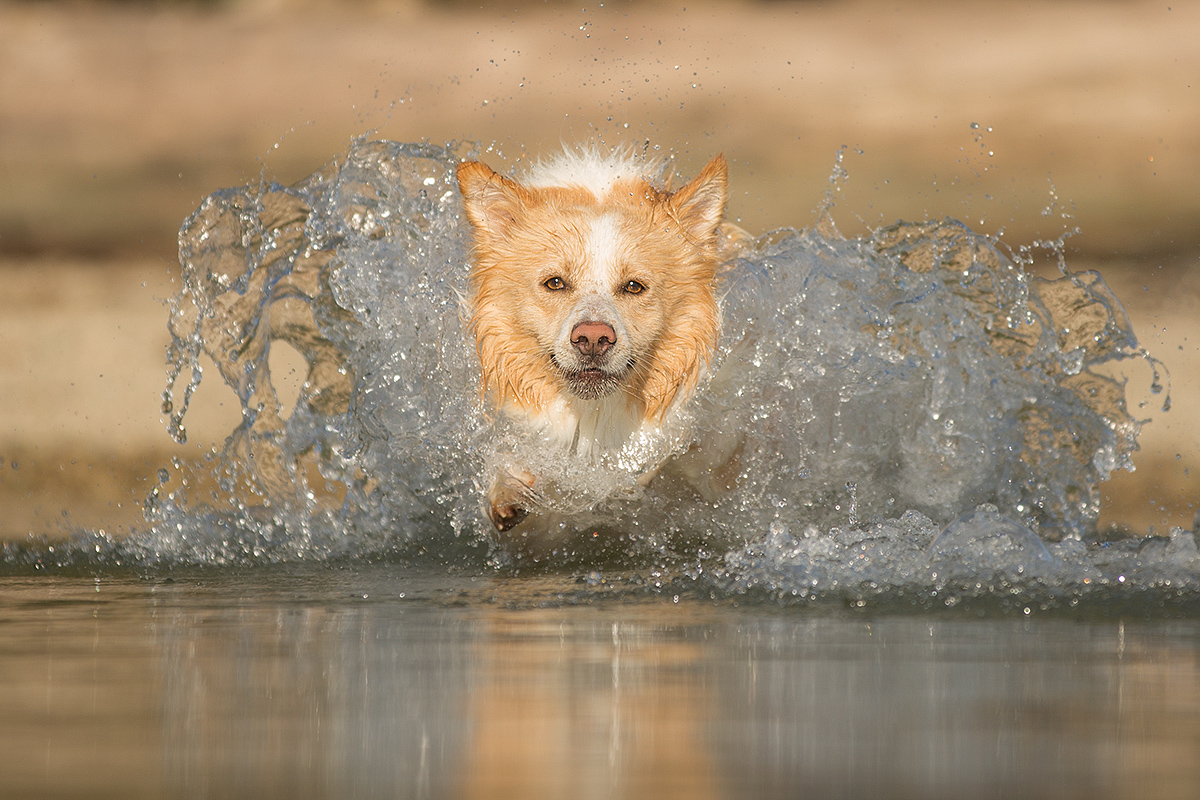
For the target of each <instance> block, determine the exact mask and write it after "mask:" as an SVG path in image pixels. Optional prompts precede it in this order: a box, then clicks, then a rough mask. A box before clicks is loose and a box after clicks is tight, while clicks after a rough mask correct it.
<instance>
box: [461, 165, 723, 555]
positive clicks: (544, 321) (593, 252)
mask: <svg viewBox="0 0 1200 800" xmlns="http://www.w3.org/2000/svg"><path fill="white" fill-rule="evenodd" d="M661 175H662V168H661V166H659V165H658V164H656V163H654V162H652V161H644V160H641V159H639V158H637V157H635V156H633V155H631V154H630V153H629V152H627V151H616V152H612V153H601V152H598V151H596V150H579V151H571V150H568V151H565V152H563V153H562V154H560V155H559V156H557V157H555V158H554V159H552V160H550V161H548V162H541V163H539V164H537V165H536V166H535V167H534V168H533V169H532V170H531V171H530V173H529V174H528V175H527V176H526V177H524V178H523V179H522V180H520V181H518V180H514V179H511V178H508V177H505V176H503V175H500V174H498V173H496V172H495V171H493V170H492V169H491V168H489V167H488V166H487V165H485V164H483V163H482V162H479V161H465V162H462V163H460V164H459V166H458V168H457V178H458V186H459V190H460V192H461V194H462V199H463V208H464V212H465V216H466V220H467V222H468V223H469V229H470V233H471V238H472V244H473V248H472V255H471V266H470V275H469V281H468V283H469V289H468V295H467V298H466V309H465V311H466V313H465V316H466V318H467V323H468V328H469V330H470V333H471V335H473V337H474V340H475V346H476V349H477V351H478V354H479V359H480V363H481V369H482V375H481V381H480V386H481V392H482V394H483V396H484V397H485V398H486V400H487V401H488V402H490V404H491V406H492V407H493V408H494V409H495V410H496V412H497V413H498V415H499V417H500V418H501V419H503V420H504V421H505V422H506V423H507V424H508V425H509V427H511V428H512V429H513V430H514V431H515V432H516V433H515V437H516V441H518V442H520V443H523V444H522V445H521V446H520V447H514V448H513V450H514V452H512V453H506V454H498V455H497V456H496V457H495V458H494V459H493V463H491V464H489V465H488V472H489V473H490V475H489V477H488V478H487V481H486V482H487V493H486V509H485V510H486V513H487V516H488V518H489V519H490V520H491V522H492V524H493V525H494V526H495V528H496V530H497V531H500V532H505V531H509V530H510V529H512V528H514V527H516V526H517V525H519V524H520V523H521V522H522V520H524V519H525V517H526V516H527V515H529V514H530V513H531V512H533V511H538V510H540V509H543V508H545V507H546V506H547V505H548V502H547V499H548V498H550V497H551V496H558V497H562V496H564V495H566V496H570V495H571V494H573V493H582V494H584V495H587V496H588V497H591V498H594V497H595V492H592V493H591V494H588V492H587V491H585V490H588V489H592V488H594V487H591V486H587V485H585V484H588V483H590V482H592V481H595V480H597V479H596V478H595V477H594V474H590V473H588V471H587V469H583V470H574V471H572V470H571V469H570V468H569V465H570V464H571V463H574V464H577V465H584V466H585V467H586V466H587V465H604V464H609V465H616V466H617V467H618V468H620V469H622V470H624V471H626V472H629V471H632V472H636V473H638V475H637V480H638V482H639V483H641V484H642V485H644V484H645V482H647V481H648V480H649V479H650V478H652V477H653V475H654V473H655V472H656V470H657V469H658V466H659V465H660V459H661V458H662V457H663V456H664V455H665V456H666V457H670V455H671V451H672V448H677V447H678V441H679V437H680V433H681V431H682V430H683V429H684V428H686V420H685V419H684V417H685V416H686V415H684V414H683V413H682V409H683V408H684V406H685V405H686V403H687V401H688V399H689V398H690V397H691V396H692V394H693V393H694V392H695V390H696V387H697V384H698V382H699V381H700V380H701V378H702V376H704V374H705V371H706V369H707V368H708V367H709V364H710V362H711V360H712V356H713V353H714V350H715V348H716V346H717V341H718V338H719V336H720V328H721V314H720V308H719V303H718V299H719V298H718V277H719V272H720V270H721V267H722V265H723V264H724V263H725V262H726V260H727V259H728V253H729V243H730V242H731V241H733V240H734V239H736V238H737V236H738V232H736V231H733V229H732V228H731V227H730V228H729V229H727V228H726V226H725V223H724V214H725V205H726V201H727V199H728V167H727V165H726V161H725V158H724V156H723V155H717V156H716V157H714V158H713V159H712V160H711V161H710V162H709V163H708V164H707V165H706V166H705V167H704V168H703V169H702V170H701V171H700V173H699V174H698V175H697V176H696V177H695V178H694V179H692V180H691V181H689V182H687V183H686V184H685V185H683V186H682V187H680V188H679V189H677V190H674V191H673V190H671V188H670V186H669V182H668V181H665V180H663V179H662V177H661ZM654 442H657V443H659V444H660V445H662V446H658V447H654V446H650V447H648V446H647V443H654ZM664 442H665V443H666V444H663V443H664ZM685 446H686V443H685ZM518 449H521V450H522V451H523V452H524V453H525V457H524V462H525V463H523V461H522V457H521V456H520V454H518V453H517V452H516V450H518ZM647 454H649V455H647ZM547 455H550V456H554V457H555V458H558V459H559V461H558V462H557V463H564V462H565V463H567V464H568V468H567V469H566V470H565V473H564V475H565V477H564V476H560V477H559V478H558V479H555V478H554V477H552V476H550V475H546V474H544V473H543V472H542V471H541V470H540V469H539V468H537V467H534V466H533V464H532V463H528V462H533V461H542V462H546V461H547V459H546V458H541V456H547ZM549 461H553V458H551V459H549ZM564 482H565V483H566V484H568V485H562V484H563V483H564Z"/></svg>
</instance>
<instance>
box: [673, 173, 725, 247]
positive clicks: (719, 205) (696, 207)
mask: <svg viewBox="0 0 1200 800" xmlns="http://www.w3.org/2000/svg"><path fill="white" fill-rule="evenodd" d="M728 193H729V168H728V166H727V165H726V164H725V156H724V155H723V154H720V153H718V154H717V156H716V157H715V158H713V160H712V161H710V162H708V164H707V165H706V166H705V167H704V169H702V170H700V174H699V175H697V176H696V177H695V178H693V179H692V180H691V182H690V183H688V184H687V185H686V186H684V187H683V188H681V189H680V190H679V191H677V192H675V193H674V194H673V195H671V198H670V199H669V200H668V201H667V202H668V203H669V204H670V206H671V209H672V211H673V212H674V214H675V219H676V220H678V221H679V224H680V225H681V226H682V227H683V229H684V230H685V231H686V232H687V233H688V235H689V236H691V237H692V238H693V239H695V240H696V241H699V242H710V241H712V240H713V239H715V238H716V233H717V226H718V225H720V224H721V218H722V217H724V216H725V201H726V200H727V199H728Z"/></svg>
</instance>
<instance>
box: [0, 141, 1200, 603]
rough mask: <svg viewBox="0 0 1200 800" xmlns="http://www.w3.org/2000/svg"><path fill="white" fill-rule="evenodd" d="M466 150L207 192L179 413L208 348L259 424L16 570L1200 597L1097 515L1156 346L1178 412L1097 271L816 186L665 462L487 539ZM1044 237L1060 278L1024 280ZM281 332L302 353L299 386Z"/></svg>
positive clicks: (167, 397) (731, 284)
mask: <svg viewBox="0 0 1200 800" xmlns="http://www.w3.org/2000/svg"><path fill="white" fill-rule="evenodd" d="M469 154H471V151H470V149H469V147H466V146H455V147H450V148H442V147H436V146H432V145H407V144H398V143H393V142H366V141H363V142H359V143H357V144H356V145H355V146H354V147H353V148H351V150H350V151H349V153H348V154H347V155H345V156H344V157H341V158H338V159H336V160H334V161H332V162H330V163H329V164H328V165H327V166H326V167H324V168H323V169H321V170H320V171H318V172H317V173H315V174H314V175H312V176H311V177H310V178H308V179H306V180H305V181H302V182H301V183H299V184H297V185H295V186H292V187H283V186H278V185H273V184H261V185H252V186H247V187H238V188H231V189H226V190H222V191H219V192H217V193H215V194H213V195H212V196H211V197H209V198H208V199H207V200H206V201H205V202H204V203H203V204H202V205H201V207H200V208H199V209H198V210H197V211H196V213H195V214H194V215H193V216H192V217H191V218H189V219H188V220H187V221H186V222H185V224H184V225H183V228H182V229H181V231H180V261H181V265H182V269H183V288H182V291H181V292H180V294H179V295H178V297H176V298H175V299H174V301H173V303H172V306H171V315H170V326H171V331H172V333H173V335H174V343H173V344H172V346H171V349H170V353H169V360H170V363H171V369H170V374H169V376H168V377H169V382H168V387H167V390H166V392H165V394H164V411H165V412H167V413H168V414H169V415H170V430H171V433H172V434H173V435H174V436H175V437H176V438H178V439H180V440H183V439H185V438H186V428H185V422H186V411H187V407H188V403H189V402H190V398H191V394H192V392H193V390H194V389H195V387H196V386H197V385H198V383H199V381H200V380H201V379H202V377H204V368H205V365H206V364H208V363H211V364H213V365H215V367H216V371H217V373H218V376H219V378H220V379H222V380H223V381H224V382H225V383H226V384H227V385H228V386H229V387H230V388H231V389H232V390H233V391H234V392H235V393H236V394H237V397H238V399H239V401H240V403H241V406H242V411H243V417H242V423H241V425H240V426H239V427H238V428H237V429H236V430H234V431H233V432H232V433H231V435H230V437H229V439H228V440H227V442H226V444H225V447H224V450H223V451H222V452H220V453H216V454H214V456H213V458H212V463H211V465H210V466H211V470H209V471H202V472H201V473H189V472H187V471H184V470H180V469H178V468H175V469H167V468H164V469H163V470H162V471H161V472H160V479H161V485H160V486H159V487H158V488H156V489H155V491H154V492H153V494H152V496H151V497H150V498H149V499H148V500H147V504H146V505H147V522H146V525H145V526H144V528H143V529H142V530H140V531H137V532H135V533H134V534H133V535H131V536H128V537H125V538H120V539H114V538H111V537H109V536H106V535H103V534H99V533H95V534H92V533H86V532H85V533H83V534H81V535H80V536H79V537H77V538H76V539H75V540H73V541H71V542H67V543H60V544H57V545H49V544H44V543H43V544H39V543H37V542H32V543H21V544H16V545H8V546H6V549H5V557H4V563H5V565H6V566H5V569H6V570H8V571H10V572H17V573H20V572H22V571H24V570H26V569H29V568H34V569H48V568H63V569H78V568H83V569H85V570H88V569H97V570H101V571H103V570H106V569H114V568H115V569H124V568H135V569H142V570H144V569H152V570H157V569H169V568H174V567H179V566H213V567H223V566H229V565H239V566H256V565H265V564H274V563H308V562H316V563H323V562H336V563H343V562H347V563H356V562H374V561H380V560H384V561H391V562H395V563H408V562H409V561H411V560H412V559H419V560H421V559H423V560H424V562H423V563H431V564H436V565H438V566H437V569H446V568H463V569H467V570H469V571H476V572H480V571H481V572H487V571H488V570H490V569H500V570H517V571H518V572H519V571H521V570H526V571H528V570H529V569H535V568H540V569H548V570H550V571H553V570H556V569H561V570H565V571H567V572H568V573H571V574H574V573H575V572H578V573H580V574H583V573H590V572H595V573H596V574H598V575H610V576H617V575H623V576H625V577H628V578H629V580H628V581H625V583H626V584H627V585H626V590H627V591H631V592H635V593H636V592H646V593H650V594H655V593H664V592H669V593H670V594H672V595H673V594H675V593H678V592H679V591H685V592H691V593H695V594H698V595H702V596H706V597H713V598H717V599H731V598H738V597H742V596H746V595H752V596H754V597H758V598H768V599H770V600H771V601H772V602H784V603H791V602H800V603H807V602H823V601H833V602H834V603H842V602H850V603H852V604H855V605H859V606H862V605H866V604H873V605H879V606H889V605H899V606H900V607H910V606H913V605H915V606H917V607H922V608H925V607H941V606H951V607H952V606H956V605H959V604H962V603H967V604H968V605H971V606H978V605H982V606H984V607H993V606H999V607H1001V608H1010V607H1012V608H1015V609H1018V610H1021V611H1026V610H1027V609H1029V608H1031V607H1032V608H1042V609H1046V608H1051V607H1073V606H1075V605H1077V604H1078V603H1080V602H1084V603H1085V604H1087V603H1094V604H1099V605H1101V606H1103V605H1105V604H1109V603H1113V602H1118V603H1123V602H1126V601H1127V600H1132V602H1134V603H1143V602H1144V603H1148V604H1150V606H1151V607H1164V606H1169V607H1172V608H1175V607H1189V608H1190V607H1192V606H1193V605H1194V603H1195V599H1196V596H1197V587H1200V580H1198V579H1200V557H1198V554H1197V550H1196V541H1195V536H1194V534H1193V532H1190V531H1183V530H1175V531H1172V532H1171V533H1170V536H1169V537H1157V538H1152V539H1146V540H1138V539H1134V538H1121V537H1113V536H1110V535H1108V534H1107V532H1101V531H1097V529H1096V524H1095V521H1096V518H1097V514H1098V512H1099V503H1100V493H1099V487H1100V484H1101V482H1102V481H1103V480H1104V479H1105V478H1107V477H1108V476H1109V475H1110V474H1111V473H1112V472H1113V471H1114V470H1117V469H1122V468H1129V467H1130V465H1131V461H1130V457H1131V454H1132V453H1133V452H1134V450H1135V449H1136V446H1137V444H1136V442H1137V435H1138V431H1139V427H1140V423H1139V421H1138V420H1137V419H1136V418H1135V417H1134V416H1133V415H1132V414H1131V413H1130V409H1129V407H1128V401H1127V399H1126V378H1125V376H1124V373H1123V372H1122V369H1123V367H1125V366H1127V365H1129V364H1139V363H1140V364H1144V365H1149V367H1150V370H1149V371H1152V372H1153V375H1154V379H1153V382H1152V384H1151V386H1149V387H1148V391H1149V392H1152V393H1158V394H1160V395H1161V398H1162V401H1163V403H1164V406H1165V405H1166V404H1168V403H1169V398H1168V393H1167V392H1166V391H1165V390H1164V387H1163V386H1162V380H1161V379H1160V370H1159V367H1158V364H1157V362H1156V361H1154V359H1153V358H1151V357H1150V356H1149V355H1148V354H1147V353H1145V351H1144V350H1142V349H1141V347H1140V346H1139V344H1138V342H1137V339H1136V337H1135V335H1134V332H1133V330H1132V329H1131V327H1130V324H1129V321H1128V319H1127V318H1126V316H1125V313H1124V311H1123V310H1122V308H1121V304H1120V302H1119V300H1118V299H1117V298H1116V297H1115V296H1114V295H1113V294H1112V292H1111V291H1110V290H1109V289H1108V287H1107V286H1106V285H1105V284H1104V281H1103V280H1102V278H1101V277H1100V276H1099V275H1097V274H1095V273H1074V272H1071V271H1070V269H1069V268H1068V267H1067V265H1066V264H1065V262H1063V260H1062V257H1061V253H1062V246H1061V242H1058V243H1036V244H1034V245H1031V246H1029V247H1025V248H1020V249H1018V250H1016V251H1013V250H1011V249H1009V248H1006V247H1004V246H1003V245H1001V244H1000V243H998V242H996V241H993V240H990V239H988V238H987V237H984V236H981V235H979V234H976V233H974V232H972V231H971V230H970V229H968V228H967V227H966V226H964V225H962V224H961V223H958V222H955V221H953V220H942V221H926V222H921V223H898V224H896V225H893V226H888V227H884V228H880V229H878V230H875V231H873V232H871V233H870V234H869V235H866V236H861V237H857V238H845V237H842V236H840V235H839V234H838V233H837V231H836V228H835V227H834V226H833V224H832V222H831V221H830V219H829V217H828V211H829V208H827V207H826V208H822V209H821V223H820V224H819V225H818V226H817V227H816V228H815V229H811V230H781V231H776V232H773V233H770V234H767V235H764V236H762V237H760V238H759V239H757V240H754V241H753V242H752V243H750V244H749V245H747V247H746V248H745V250H744V252H743V253H742V257H740V258H738V259H737V260H735V261H734V262H733V263H732V264H731V265H730V268H729V270H728V271H727V274H726V275H725V277H724V279H723V283H722V297H723V299H722V310H723V315H724V328H723V331H722V338H721V344H720V347H719V351H718V353H717V355H716V358H715V363H714V365H713V368H712V369H711V370H710V373H709V376H708V378H707V379H706V380H705V382H704V383H703V384H702V385H701V387H700V389H699V391H698V392H697V396H696V398H695V399H694V401H693V402H692V404H691V405H690V406H689V409H688V413H687V414H686V415H685V416H684V422H685V424H684V425H683V426H682V433H681V434H680V435H677V436H674V437H672V438H667V439H664V441H663V442H658V443H655V445H654V446H655V447H656V448H657V449H656V450H654V451H653V452H649V453H647V454H644V455H645V457H644V458H642V459H641V460H642V461H645V462H647V463H649V462H653V461H656V460H658V459H659V458H660V457H662V456H664V455H671V456H674V458H673V460H672V461H670V462H669V463H668V465H667V466H666V467H665V468H664V469H663V470H662V471H661V472H660V474H659V475H658V477H657V478H656V479H655V480H654V481H652V482H650V484H649V485H648V486H645V487H643V486H642V485H641V483H640V482H639V481H638V478H639V477H640V475H641V473H640V471H639V470H637V469H636V468H635V469H630V467H629V465H627V464H624V463H616V464H605V465H598V466H596V465H593V466H586V467H583V469H586V470H588V471H589V474H588V475H587V476H586V478H587V479H586V480H583V481H578V482H576V483H578V484H579V485H586V486H588V487H592V489H591V491H589V492H587V493H584V492H580V493H578V494H571V495H570V496H563V497H559V498H551V500H550V504H551V508H550V513H551V515H552V518H553V520H554V522H555V524H556V525H557V526H558V528H559V529H560V531H559V532H560V533H561V534H562V538H561V540H560V542H559V544H558V545H557V546H556V548H555V549H554V551H553V552H549V553H534V554H530V553H522V552H519V551H514V550H513V549H512V548H506V547H503V546H497V545H496V544H495V542H494V537H493V535H492V532H491V529H490V527H489V525H488V523H487V522H486V520H485V518H484V516H483V515H482V514H481V513H480V505H481V496H482V492H483V487H482V486H481V483H480V481H481V478H480V475H481V474H482V473H483V465H484V463H485V462H486V461H487V459H488V457H489V455H491V454H492V453H495V452H496V451H497V449H499V448H502V447H512V446H514V443H513V442H511V441H510V437H511V434H510V433H509V432H507V431H506V430H504V428H503V426H501V425H498V424H495V423H494V421H493V420H491V419H490V418H489V416H488V414H487V413H486V411H485V410H484V409H483V407H482V403H481V402H480V400H479V389H478V378H477V376H478V363H477V356H476V354H475V352H474V349H473V347H472V346H471V345H470V344H469V343H468V341H467V336H466V334H465V332H464V329H463V322H462V308H461V297H462V294H463V292H464V291H465V277H466V263H467V260H468V239H467V232H466V226H465V223H464V220H463V217H462V214H461V202H460V198H459V196H458V193H457V189H456V186H455V183H454V177H453V167H454V165H455V164H456V163H457V161H458V160H459V159H460V158H461V157H463V156H464V155H469ZM835 177H836V176H835ZM831 195H832V192H831ZM1038 250H1045V251H1049V252H1050V253H1052V254H1057V256H1058V258H1059V274H1058V275H1056V276H1055V277H1054V278H1053V279H1046V278H1041V277H1035V276H1034V275H1033V274H1031V272H1030V271H1029V270H1028V269H1026V267H1027V266H1028V264H1029V263H1031V262H1032V260H1033V258H1034V256H1035V254H1036V253H1037V251H1038ZM281 347H291V348H294V350H295V351H297V352H298V353H299V354H300V355H302V356H303V358H304V361H305V363H306V365H307V375H306V380H305V382H304V385H303V387H302V388H301V389H300V392H299V396H298V397H297V398H296V399H295V400H294V402H290V401H287V402H285V400H286V398H285V400H281V398H280V394H279V390H278V389H277V384H279V380H278V378H277V376H273V375H272V373H271V363H272V362H271V353H272V349H273V348H274V349H279V348H281ZM210 372H211V368H210ZM208 379H209V380H212V379H214V377H213V376H211V375H209V376H208ZM713 441H721V442H723V446H725V447H727V448H728V449H730V450H731V451H732V452H735V453H736V456H735V458H734V459H733V461H732V462H731V463H732V467H731V468H730V469H728V470H727V471H726V472H727V473H728V474H722V475H719V476H711V477H709V478H708V479H707V482H706V481H700V482H699V483H698V484H697V482H696V480H695V479H694V476H691V478H690V479H685V476H687V475H688V473H689V472H694V467H693V465H692V464H691V463H690V461H689V459H690V455H689V454H688V452H687V451H688V448H689V446H690V445H691V444H692V443H696V442H706V443H708V442H713ZM558 466H559V468H561V469H567V468H570V469H580V467H579V466H578V465H568V466H564V465H558ZM634 466H635V467H636V466H637V465H634Z"/></svg>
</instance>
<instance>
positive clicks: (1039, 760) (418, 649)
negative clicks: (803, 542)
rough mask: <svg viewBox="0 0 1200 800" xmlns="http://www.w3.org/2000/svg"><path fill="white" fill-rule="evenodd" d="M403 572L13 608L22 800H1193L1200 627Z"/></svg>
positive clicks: (1, 649)
mask: <svg viewBox="0 0 1200 800" xmlns="http://www.w3.org/2000/svg"><path fill="white" fill-rule="evenodd" d="M603 588H604V587H603V586H598V587H596V586H591V585H589V582H588V580H587V576H586V575H579V576H564V575H557V576H555V575H541V576H523V577H501V576H496V575H494V574H456V575H452V576H446V575H444V574H433V575H431V574H429V572H428V570H425V569H422V568H411V567H400V566H394V565H390V566H389V565H385V566H379V567H356V568H354V569H343V568H329V567H321V568H305V569H290V570H257V571H253V572H250V573H239V572H232V573H216V574H211V573H207V574H206V573H199V574H195V573H193V574H175V575H172V576H155V577H142V578H138V577H133V576H124V577H121V576H109V577H102V578H99V579H96V578H92V577H46V576H38V577H36V578H5V579H3V580H2V581H0V599H2V603H0V664H2V665H3V671H2V673H0V713H2V715H3V718H4V720H5V724H4V725H3V726H2V727H0V739H2V742H0V753H3V756H2V760H3V762H4V765H5V766H4V770H3V772H4V779H3V782H2V784H3V792H2V793H3V794H4V795H5V796H10V797H109V796H111V797H126V798H128V797H162V796H170V797H193V796H195V797H202V796H222V797H330V798H333V797H339V798H340V797H384V796H386V797H489V798H495V797H526V798H533V797H547V798H549V797H563V796H578V795H585V796H594V797H684V796H687V797H714V798H717V797H729V798H738V797H744V798H770V797H798V796H820V797H880V798H892V797H894V798H909V797H912V798H917V797H921V798H954V797H995V798H1010V797H1026V798H1042V797H1044V798H1072V797H1080V798H1083V797H1087V798H1109V797H1112V798H1117V797H1130V796H1138V797H1155V798H1168V797H1180V798H1183V797H1192V796H1194V788H1195V786H1197V785H1200V765H1198V764H1197V761H1196V759H1195V758H1194V755H1195V753H1196V752H1197V750H1198V748H1200V722H1198V720H1200V636H1198V634H1200V623H1197V621H1196V620H1195V619H1194V618H1185V619H1164V618H1161V617H1159V618H1153V617H1152V618H1145V617H1142V618H1124V619H1121V618H1095V617H1093V618H1086V617H1085V618H1066V617H1064V616H1061V615H1058V616H1055V615H1050V616H1046V615H1042V614H1037V613H1034V614H1031V615H1029V616H1025V615H1018V616H1016V617H1010V616H991V615H984V616H978V615H965V614H961V613H956V612H952V613H941V614H927V613H926V614H918V615H912V614H883V615H879V614H875V615H868V614H863V613H861V612H854V611H848V610H838V609H836V608H826V609H823V610H819V611H817V610H812V609H809V610H798V609H791V610H781V609H778V608H775V607H773V606H769V605H768V606H764V605H763V604H761V603H753V602H751V603H743V604H730V603H721V604H714V603H713V602H712V601H710V600H705V599H701V598H696V597H681V598H680V599H679V600H678V601H677V602H676V601H675V600H674V599H673V597H659V598H642V599H640V600H637V599H630V598H627V597H626V598H620V597H617V598H614V597H611V596H608V595H607V594H606V593H605V592H604V591H603Z"/></svg>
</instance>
